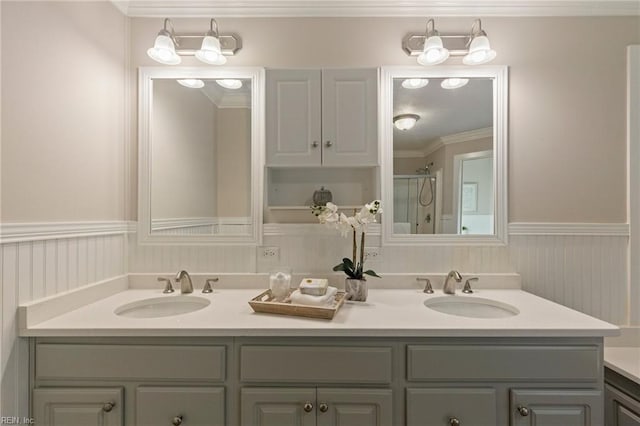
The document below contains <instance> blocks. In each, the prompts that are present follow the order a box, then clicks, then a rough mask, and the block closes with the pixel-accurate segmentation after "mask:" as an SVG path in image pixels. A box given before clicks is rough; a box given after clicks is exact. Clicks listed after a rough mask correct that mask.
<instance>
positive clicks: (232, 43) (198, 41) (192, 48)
mask: <svg viewBox="0 0 640 426" xmlns="http://www.w3.org/2000/svg"><path fill="white" fill-rule="evenodd" d="M173 37H174V38H175V40H176V42H177V43H176V53H177V54H178V55H181V56H194V55H195V54H196V50H198V49H200V46H202V39H203V38H204V35H202V34H176V33H174V34H173ZM218 38H219V39H220V50H221V51H222V54H223V55H224V56H233V55H235V54H236V52H237V51H238V50H240V49H242V40H241V39H240V37H237V36H236V35H235V34H220V35H219V36H218Z"/></svg>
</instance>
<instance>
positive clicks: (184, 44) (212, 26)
mask: <svg viewBox="0 0 640 426" xmlns="http://www.w3.org/2000/svg"><path fill="white" fill-rule="evenodd" d="M241 48H242V42H241V40H240V38H239V37H238V36H236V35H234V34H220V33H219V32H218V23H217V22H216V20H215V19H211V21H210V22H209V30H208V31H207V32H206V33H205V34H204V35H202V33H200V34H177V33H176V32H175V30H174V28H173V23H172V22H171V20H170V19H169V18H165V20H164V27H163V29H162V30H160V32H159V33H158V36H157V37H156V41H155V43H154V45H153V47H152V48H151V49H149V50H147V54H148V55H149V57H150V58H151V59H153V60H154V61H157V62H160V63H161V64H165V65H177V64H179V63H180V62H181V61H182V58H181V56H195V57H196V58H198V59H199V60H200V61H202V62H204V63H207V64H211V65H222V64H224V63H226V62H227V58H226V57H227V56H233V55H235V53H236V52H237V51H238V50H240V49H241Z"/></svg>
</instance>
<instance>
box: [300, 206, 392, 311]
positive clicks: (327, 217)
mask: <svg viewBox="0 0 640 426" xmlns="http://www.w3.org/2000/svg"><path fill="white" fill-rule="evenodd" d="M380 206H381V203H380V200H374V201H372V202H371V203H369V204H365V205H364V207H362V209H360V211H357V210H354V215H353V216H349V217H347V216H346V215H345V214H344V213H338V206H337V205H335V204H333V203H327V205H326V206H318V205H312V206H311V210H312V212H313V214H314V215H315V216H316V217H317V218H318V220H319V221H320V223H323V224H326V225H327V226H329V227H331V228H333V229H337V230H338V231H340V234H342V236H343V237H346V236H347V235H348V234H349V232H350V231H351V232H352V236H353V259H349V258H348V257H345V258H343V259H342V263H340V264H338V265H336V266H334V267H333V270H334V271H342V272H344V273H345V274H346V275H347V279H346V281H345V291H346V292H347V298H348V299H349V300H354V301H358V302H364V301H365V300H367V281H366V279H365V277H364V276H365V275H369V276H372V277H378V278H380V276H379V275H378V274H376V273H375V272H374V271H373V270H371V269H368V270H366V271H365V270H364V260H365V259H364V241H365V233H366V230H367V225H368V224H370V223H375V222H376V215H378V214H379V213H382V208H380ZM358 232H360V234H361V235H360V253H359V256H358V244H357V236H358Z"/></svg>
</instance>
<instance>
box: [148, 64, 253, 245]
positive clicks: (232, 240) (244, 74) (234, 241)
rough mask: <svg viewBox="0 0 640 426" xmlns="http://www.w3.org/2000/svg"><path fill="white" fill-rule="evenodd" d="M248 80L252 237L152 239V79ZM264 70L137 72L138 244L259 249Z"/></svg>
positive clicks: (160, 68) (187, 68)
mask: <svg viewBox="0 0 640 426" xmlns="http://www.w3.org/2000/svg"><path fill="white" fill-rule="evenodd" d="M179 78H200V79H222V78H238V79H251V179H250V182H251V202H250V206H251V233H250V234H246V235H225V234H221V235H154V234H153V233H152V232H151V125H152V122H151V116H152V115H151V114H152V106H153V79H179ZM264 92H265V73H264V68H257V67H236V68H233V67H225V68H202V67H171V68H165V67H140V69H139V71H138V243H139V244H147V245H148V244H156V245H175V244H185V245H187V244H189V245H198V244H207V245H260V244H262V196H263V181H264V133H265V130H264V129H265V122H264V120H265V118H264V115H265V114H264Z"/></svg>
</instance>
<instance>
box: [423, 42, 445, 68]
mask: <svg viewBox="0 0 640 426" xmlns="http://www.w3.org/2000/svg"><path fill="white" fill-rule="evenodd" d="M448 58H449V50H448V49H445V48H444V47H443V44H442V38H440V36H437V35H435V36H431V37H429V38H428V39H427V40H426V41H425V42H424V50H423V51H422V53H421V54H420V55H419V56H418V63H419V64H420V65H438V64H441V63H443V62H444V61H446V60H447V59H448Z"/></svg>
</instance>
